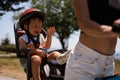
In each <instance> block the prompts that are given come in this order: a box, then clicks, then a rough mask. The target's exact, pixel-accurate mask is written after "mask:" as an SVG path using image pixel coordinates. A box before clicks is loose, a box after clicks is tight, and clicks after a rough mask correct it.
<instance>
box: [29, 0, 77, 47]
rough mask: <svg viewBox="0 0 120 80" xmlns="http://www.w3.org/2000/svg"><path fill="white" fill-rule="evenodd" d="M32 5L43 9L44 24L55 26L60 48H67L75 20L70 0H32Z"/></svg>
mask: <svg viewBox="0 0 120 80" xmlns="http://www.w3.org/2000/svg"><path fill="white" fill-rule="evenodd" d="M31 4H32V7H35V8H38V9H41V10H44V12H45V13H46V22H45V26H55V28H56V32H57V34H55V36H56V37H57V38H58V39H59V40H60V42H61V45H62V48H68V39H69V37H70V34H72V33H73V32H74V31H75V30H78V28H77V27H76V26H77V25H76V20H75V15H74V10H73V7H72V2H71V0H32V3H31Z"/></svg>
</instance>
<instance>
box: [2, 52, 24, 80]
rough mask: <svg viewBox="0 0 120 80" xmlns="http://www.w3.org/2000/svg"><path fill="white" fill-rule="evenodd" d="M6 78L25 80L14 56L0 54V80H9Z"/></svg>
mask: <svg viewBox="0 0 120 80" xmlns="http://www.w3.org/2000/svg"><path fill="white" fill-rule="evenodd" d="M1 77H2V78H3V77H5V79H2V78H1ZM8 77H10V78H11V79H10V80H26V73H25V72H24V70H23V68H22V67H21V64H20V62H19V60H18V59H17V58H15V54H10V55H8V54H0V80H9V79H6V78H8Z"/></svg>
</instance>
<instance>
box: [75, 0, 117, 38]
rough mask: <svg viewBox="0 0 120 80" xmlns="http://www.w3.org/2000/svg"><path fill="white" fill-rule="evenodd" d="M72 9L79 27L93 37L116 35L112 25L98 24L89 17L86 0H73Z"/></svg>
mask: <svg viewBox="0 0 120 80" xmlns="http://www.w3.org/2000/svg"><path fill="white" fill-rule="evenodd" d="M73 6H74V11H75V15H76V19H77V24H78V26H79V28H80V29H81V30H82V31H83V32H85V33H86V34H88V35H90V36H93V37H116V36H117V35H116V34H115V33H113V32H112V27H111V26H108V25H100V24H98V23H96V22H94V21H92V20H91V19H90V15H89V9H88V0H73Z"/></svg>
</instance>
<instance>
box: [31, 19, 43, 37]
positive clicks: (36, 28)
mask: <svg viewBox="0 0 120 80" xmlns="http://www.w3.org/2000/svg"><path fill="white" fill-rule="evenodd" d="M41 29H42V21H41V20H40V19H38V18H34V19H31V20H30V23H29V32H30V34H32V35H33V36H37V35H38V34H40V32H41Z"/></svg>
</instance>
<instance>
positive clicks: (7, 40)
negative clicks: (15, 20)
mask: <svg viewBox="0 0 120 80" xmlns="http://www.w3.org/2000/svg"><path fill="white" fill-rule="evenodd" d="M1 45H10V40H9V38H8V37H6V38H5V39H2V43H1Z"/></svg>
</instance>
